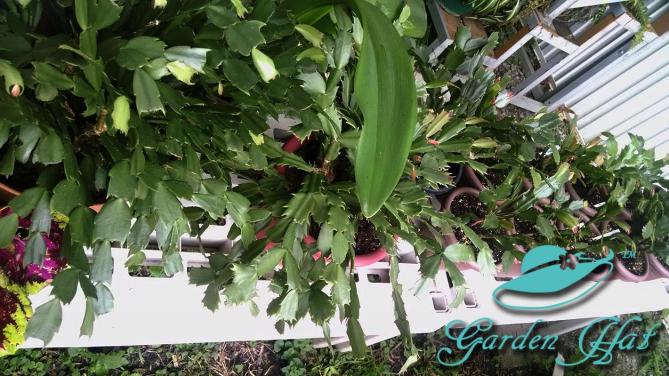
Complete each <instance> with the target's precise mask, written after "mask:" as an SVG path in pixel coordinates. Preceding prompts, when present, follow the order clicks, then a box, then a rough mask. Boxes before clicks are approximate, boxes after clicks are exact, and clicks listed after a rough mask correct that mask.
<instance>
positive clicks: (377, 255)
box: [355, 247, 388, 267]
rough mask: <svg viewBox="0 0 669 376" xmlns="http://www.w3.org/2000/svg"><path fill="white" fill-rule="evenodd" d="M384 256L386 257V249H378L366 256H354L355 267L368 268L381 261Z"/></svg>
mask: <svg viewBox="0 0 669 376" xmlns="http://www.w3.org/2000/svg"><path fill="white" fill-rule="evenodd" d="M386 256H388V252H387V251H386V249H385V248H383V247H379V248H377V249H376V250H375V251H374V252H371V253H368V254H366V255H355V266H356V267H363V266H369V265H372V264H374V263H377V262H379V261H381V260H383V259H384V258H385V257H386Z"/></svg>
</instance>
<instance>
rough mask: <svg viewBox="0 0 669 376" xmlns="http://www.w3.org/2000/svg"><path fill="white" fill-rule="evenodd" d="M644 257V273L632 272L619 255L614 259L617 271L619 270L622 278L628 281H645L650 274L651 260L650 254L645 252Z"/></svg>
mask: <svg viewBox="0 0 669 376" xmlns="http://www.w3.org/2000/svg"><path fill="white" fill-rule="evenodd" d="M644 257H645V258H646V272H645V273H643V275H636V274H634V273H632V272H630V271H629V270H628V269H627V268H626V267H625V265H624V264H623V262H622V261H621V260H620V258H619V257H618V256H616V257H615V258H614V259H613V265H615V267H616V272H618V276H620V279H622V280H623V281H627V282H643V281H645V280H646V279H647V278H648V276H649V274H650V269H651V265H650V261H649V260H648V254H644Z"/></svg>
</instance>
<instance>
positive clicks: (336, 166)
mask: <svg viewBox="0 0 669 376" xmlns="http://www.w3.org/2000/svg"><path fill="white" fill-rule="evenodd" d="M331 166H332V170H331V171H332V174H333V175H334V176H331V177H329V181H331V182H333V183H334V182H340V181H355V172H354V171H355V169H354V168H353V164H352V163H351V161H350V160H349V159H348V157H347V156H346V155H345V154H343V153H340V154H339V155H338V156H337V158H335V160H334V161H332V163H331Z"/></svg>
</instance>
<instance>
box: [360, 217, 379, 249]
mask: <svg viewBox="0 0 669 376" xmlns="http://www.w3.org/2000/svg"><path fill="white" fill-rule="evenodd" d="M379 248H381V241H380V240H379V238H378V237H377V236H376V228H374V225H373V224H372V222H370V221H368V220H366V219H361V220H360V222H358V232H356V234H355V254H356V255H366V254H369V253H372V252H374V251H376V250H377V249H379Z"/></svg>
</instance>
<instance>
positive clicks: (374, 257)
mask: <svg viewBox="0 0 669 376" xmlns="http://www.w3.org/2000/svg"><path fill="white" fill-rule="evenodd" d="M276 222H278V221H277V220H276V219H272V221H271V222H270V224H269V225H268V226H267V227H266V228H264V229H262V230H260V231H258V233H257V234H256V240H260V239H264V238H265V237H266V236H267V230H269V229H270V228H272V227H273V226H274V225H275V224H276ZM302 241H304V244H306V245H312V244H314V243H316V239H314V237H313V236H311V235H309V234H306V235H304V238H303V239H302ZM274 247H276V244H275V243H274V242H272V241H269V242H267V245H265V249H264V251H265V252H266V251H269V250H270V249H272V248H274ZM386 256H388V251H386V249H385V248H383V247H379V248H377V249H376V250H375V251H373V252H370V253H368V254H365V255H355V266H356V267H363V266H368V265H371V264H374V263H377V262H379V261H381V260H383V259H384V258H385V257H386ZM312 257H313V259H314V260H318V259H320V258H321V252H320V251H318V252H316V253H314V254H313V256H312ZM330 260H331V258H330V256H328V257H326V259H325V262H326V263H329V262H330Z"/></svg>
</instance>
